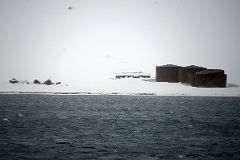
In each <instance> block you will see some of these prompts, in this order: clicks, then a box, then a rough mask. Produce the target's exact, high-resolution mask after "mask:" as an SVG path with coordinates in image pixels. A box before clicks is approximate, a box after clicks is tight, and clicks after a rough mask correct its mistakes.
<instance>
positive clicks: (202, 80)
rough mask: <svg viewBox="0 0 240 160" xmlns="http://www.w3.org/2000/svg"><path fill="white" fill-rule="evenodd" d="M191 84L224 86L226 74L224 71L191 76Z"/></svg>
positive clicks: (196, 85)
mask: <svg viewBox="0 0 240 160" xmlns="http://www.w3.org/2000/svg"><path fill="white" fill-rule="evenodd" d="M190 83H191V86H193V87H226V84H227V75H226V74H224V71H221V72H215V73H205V74H198V72H196V73H195V75H193V76H191V82H190Z"/></svg>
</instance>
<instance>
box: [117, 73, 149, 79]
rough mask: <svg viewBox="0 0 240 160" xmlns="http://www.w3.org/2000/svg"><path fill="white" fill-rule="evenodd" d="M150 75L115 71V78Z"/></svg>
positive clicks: (147, 76)
mask: <svg viewBox="0 0 240 160" xmlns="http://www.w3.org/2000/svg"><path fill="white" fill-rule="evenodd" d="M150 77H151V75H150V74H148V73H143V72H121V73H116V75H115V78H117V79H120V78H150Z"/></svg>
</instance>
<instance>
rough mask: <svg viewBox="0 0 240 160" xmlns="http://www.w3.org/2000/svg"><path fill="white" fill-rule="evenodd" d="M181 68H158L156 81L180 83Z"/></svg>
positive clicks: (169, 66) (169, 65)
mask: <svg viewBox="0 0 240 160" xmlns="http://www.w3.org/2000/svg"><path fill="white" fill-rule="evenodd" d="M179 68H181V66H177V65H173V64H167V65H163V66H156V81H157V82H171V83H178V82H179V80H178V70H179Z"/></svg>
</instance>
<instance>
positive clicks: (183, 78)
mask: <svg viewBox="0 0 240 160" xmlns="http://www.w3.org/2000/svg"><path fill="white" fill-rule="evenodd" d="M206 69H207V68H204V67H199V66H195V65H190V66H186V67H181V68H179V70H178V80H179V82H181V83H187V84H189V83H190V76H191V75H194V74H195V73H196V72H199V71H202V70H206Z"/></svg>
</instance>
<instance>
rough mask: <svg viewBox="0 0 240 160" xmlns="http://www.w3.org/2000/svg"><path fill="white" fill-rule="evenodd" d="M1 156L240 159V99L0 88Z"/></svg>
mask: <svg viewBox="0 0 240 160" xmlns="http://www.w3.org/2000/svg"><path fill="white" fill-rule="evenodd" d="M0 159H1V160H25V159H26V160H28V159H44V160H45V159H51V160H61V159H73V160H75V159H76V160H77V159H100V160H112V159H118V160H121V159H127V160H157V159H184V160H191V159H194V160H195V159H196V160H198V159H204V160H205V159H207V160H208V159H209V160H212V159H214V160H225V159H226V160H232V159H236V160H237V159H238V160H239V159H240V98H237V97H235V98H234V97H155V96H99V95H98V96H71V95H67V96H64V95H56V96H54V95H0Z"/></svg>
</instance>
